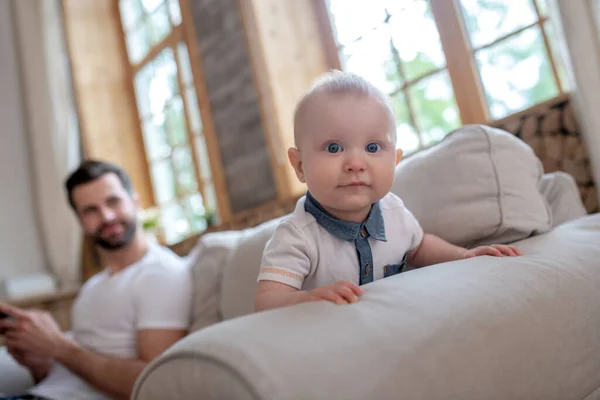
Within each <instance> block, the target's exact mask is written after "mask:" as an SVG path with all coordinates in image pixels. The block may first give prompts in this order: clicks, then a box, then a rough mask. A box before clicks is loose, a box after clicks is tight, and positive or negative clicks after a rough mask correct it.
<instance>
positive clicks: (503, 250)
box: [461, 244, 523, 258]
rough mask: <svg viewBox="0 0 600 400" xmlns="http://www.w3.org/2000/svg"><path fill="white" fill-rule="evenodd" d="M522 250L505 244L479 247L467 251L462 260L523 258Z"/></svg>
mask: <svg viewBox="0 0 600 400" xmlns="http://www.w3.org/2000/svg"><path fill="white" fill-rule="evenodd" d="M522 255H523V253H521V250H519V249H517V248H516V247H515V246H508V245H504V244H493V245H491V246H479V247H475V248H474V249H471V250H467V251H465V252H464V253H463V254H462V257H461V258H471V257H478V256H494V257H502V256H509V257H514V256H522Z"/></svg>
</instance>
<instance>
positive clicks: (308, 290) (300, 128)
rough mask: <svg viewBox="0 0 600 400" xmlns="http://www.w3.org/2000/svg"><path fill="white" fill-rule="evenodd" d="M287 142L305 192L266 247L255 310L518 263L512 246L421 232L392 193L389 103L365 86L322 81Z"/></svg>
mask: <svg viewBox="0 0 600 400" xmlns="http://www.w3.org/2000/svg"><path fill="white" fill-rule="evenodd" d="M294 135H295V143H296V147H295V148H291V149H289V150H288V156H289V159H290V162H291V164H292V166H293V167H294V169H295V171H296V175H297V177H298V179H299V180H300V181H301V182H303V183H306V185H307V186H308V193H307V194H306V196H305V197H303V198H301V199H300V200H299V201H298V203H297V205H296V209H295V210H294V212H293V213H292V214H291V215H290V216H288V217H287V218H286V219H284V220H283V221H282V222H281V223H280V224H279V225H278V226H277V228H276V229H275V232H274V233H273V237H272V238H271V239H270V240H269V242H268V243H267V246H266V248H265V251H264V253H263V259H262V264H261V269H260V274H259V276H258V281H259V285H258V289H257V293H256V298H255V308H256V310H257V311H258V310H265V309H269V308H276V307H283V306H288V305H292V304H296V303H301V302H305V301H315V300H326V301H330V302H333V303H336V304H346V303H354V302H356V301H358V298H359V297H360V296H361V295H362V290H361V288H360V287H359V285H364V284H366V283H369V282H372V281H374V280H377V279H381V278H386V277H389V276H392V275H396V274H398V273H400V272H402V268H403V267H404V266H405V264H408V265H411V266H413V267H416V268H418V267H424V266H428V265H432V264H437V263H441V262H445V261H453V260H460V259H463V258H469V257H476V256H483V255H490V256H518V255H521V253H520V251H519V250H518V249H516V248H515V247H513V246H504V245H493V246H481V247H477V248H474V249H471V250H468V249H465V248H462V247H458V246H454V245H452V244H450V243H448V242H446V241H444V240H442V239H440V238H438V237H436V236H434V235H430V234H424V233H423V230H422V229H421V226H420V225H419V222H418V221H417V220H416V219H415V217H414V216H413V215H412V214H411V212H410V211H409V210H408V209H407V208H406V207H405V206H404V204H403V203H402V200H400V198H398V197H397V196H395V195H394V194H392V193H390V189H391V187H392V182H393V179H394V170H395V167H396V165H397V163H398V162H399V161H400V158H401V157H402V151H401V150H397V149H396V140H397V138H396V123H395V119H394V115H393V111H392V106H391V105H390V100H389V98H388V97H387V96H386V95H385V94H383V93H382V92H380V91H379V90H378V89H376V88H375V87H374V86H373V85H371V84H370V83H369V82H367V81H366V80H364V79H363V78H361V77H359V76H357V75H354V74H350V73H346V72H339V71H336V72H332V73H328V74H326V75H325V76H324V77H323V78H322V79H320V80H319V81H318V82H317V83H316V85H315V86H314V87H313V88H312V89H311V90H310V91H309V92H308V93H307V94H305V95H304V97H303V98H302V99H301V100H300V102H299V104H298V105H297V107H296V112H295V115H294ZM423 185H424V186H425V185H427V183H426V182H423ZM420 189H421V188H415V190H420Z"/></svg>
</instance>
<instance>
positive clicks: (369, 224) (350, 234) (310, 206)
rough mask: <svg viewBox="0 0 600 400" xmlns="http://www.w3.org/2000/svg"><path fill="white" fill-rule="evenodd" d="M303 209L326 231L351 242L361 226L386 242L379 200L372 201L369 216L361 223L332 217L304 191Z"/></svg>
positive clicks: (374, 236) (375, 237)
mask: <svg viewBox="0 0 600 400" xmlns="http://www.w3.org/2000/svg"><path fill="white" fill-rule="evenodd" d="M304 210H306V212H308V213H310V214H311V215H312V216H313V217H315V219H316V220H317V223H318V224H319V225H321V226H322V227H323V228H325V229H326V230H327V232H329V233H331V234H332V235H334V236H336V237H338V238H340V239H342V240H345V241H347V242H353V241H354V240H355V239H356V238H357V237H358V235H359V234H360V232H361V230H362V228H363V227H364V228H365V229H366V231H367V232H368V233H369V235H370V236H372V237H373V238H374V239H376V240H379V241H382V242H387V239H386V237H385V225H384V223H383V214H382V212H381V207H380V206H379V201H377V202H375V203H373V205H372V206H371V211H370V212H369V216H368V217H367V219H366V220H365V222H363V223H362V224H359V223H358V222H352V221H344V220H341V219H338V218H336V217H334V216H333V215H331V214H330V213H328V212H327V211H326V210H325V209H324V208H323V207H322V206H321V205H320V204H319V202H318V201H317V200H316V199H315V198H314V197H313V196H312V195H311V194H310V192H307V193H306V200H305V201H304Z"/></svg>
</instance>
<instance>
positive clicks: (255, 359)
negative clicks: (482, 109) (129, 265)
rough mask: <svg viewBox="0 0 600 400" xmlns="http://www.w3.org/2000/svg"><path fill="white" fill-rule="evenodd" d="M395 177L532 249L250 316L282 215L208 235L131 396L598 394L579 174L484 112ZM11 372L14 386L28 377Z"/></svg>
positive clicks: (436, 226)
mask: <svg viewBox="0 0 600 400" xmlns="http://www.w3.org/2000/svg"><path fill="white" fill-rule="evenodd" d="M392 190H393V191H394V192H395V193H397V194H398V195H399V196H401V197H402V198H403V200H404V202H405V204H406V205H407V206H408V207H409V208H410V209H411V210H412V211H413V213H414V214H415V216H416V217H417V218H418V219H419V221H420V222H421V224H422V225H423V227H424V229H425V231H426V232H431V233H435V234H437V235H439V236H441V237H443V238H445V239H447V240H449V241H451V242H453V243H455V244H459V245H463V246H467V247H472V246H476V245H480V244H485V243H513V244H515V245H516V246H518V247H519V248H520V249H521V250H522V251H523V253H524V254H525V255H524V256H523V257H517V258H508V257H506V258H494V257H478V258H473V259H468V260H462V261H455V262H449V263H443V264H438V265H435V266H431V267H427V268H421V269H416V270H411V269H410V268H408V270H407V271H406V272H403V273H401V274H398V275H396V276H393V277H390V278H386V279H383V280H379V281H375V282H373V283H370V284H368V285H365V286H363V288H364V296H363V297H362V298H361V299H360V301H359V302H358V303H356V304H352V305H342V306H338V305H334V304H331V303H327V302H318V303H305V304H299V305H296V306H293V307H287V308H282V309H278V310H271V311H265V312H261V313H253V296H254V290H255V288H256V277H257V275H258V269H259V267H260V258H261V254H262V250H263V248H264V246H265V244H266V242H267V241H268V239H269V237H270V235H271V233H272V232H273V229H274V228H275V226H276V225H277V223H278V222H279V220H273V221H269V222H266V223H264V224H262V225H260V226H258V227H255V228H249V229H244V230H240V231H229V232H218V233H211V234H207V235H204V236H202V238H201V239H200V240H199V241H198V243H197V244H196V246H195V248H194V249H193V250H192V252H191V253H190V254H189V256H188V260H189V261H190V266H191V271H192V279H193V280H194V288H195V291H194V299H193V301H194V303H193V307H192V315H191V321H192V325H191V331H192V333H190V334H189V335H188V336H187V337H186V338H184V339H183V340H181V341H180V342H178V343H176V344H175V345H174V346H172V347H171V348H170V349H169V350H167V351H166V352H165V353H164V354H163V355H161V356H160V357H158V358H157V359H156V360H155V361H153V362H152V363H151V364H150V365H149V366H148V367H147V368H146V369H145V371H144V372H143V373H142V375H141V376H140V378H139V379H138V381H137V384H136V387H135V389H134V393H133V395H132V398H133V399H136V400H158V399H244V400H245V399H253V400H258V399H260V400H267V399H348V400H352V399H357V400H358V399H411V400H419V399H544V400H549V399H561V400H565V399H588V400H591V399H600V389H599V387H600V290H598V288H599V287H600V246H599V245H598V244H599V243H600V215H586V212H585V209H584V207H583V205H582V202H581V200H580V196H579V192H578V190H577V187H576V185H575V182H574V180H573V178H572V177H571V176H569V175H568V174H566V173H562V172H555V173H549V174H545V173H544V172H543V170H542V167H541V163H540V161H539V159H537V157H536V156H535V154H534V153H533V151H532V150H531V148H529V147H528V146H527V145H525V144H524V143H523V142H521V141H520V140H519V139H516V138H515V137H514V136H512V135H510V134H508V133H506V132H503V131H499V130H497V129H492V128H489V127H485V126H479V125H477V126H466V127H463V128H461V129H459V130H457V131H455V132H453V133H451V134H450V135H448V137H447V138H446V139H445V140H444V141H442V143H440V144H439V145H436V146H434V147H433V148H431V149H429V150H427V151H424V152H421V153H419V154H417V155H414V156H411V157H409V158H407V159H406V160H403V161H402V162H401V163H400V164H399V166H398V167H397V171H396V177H395V182H394V187H393V189H392ZM8 362H9V361H7V359H6V357H4V359H2V357H0V371H1V372H2V373H0V392H1V391H3V390H5V391H6V389H4V387H6V386H3V385H6V382H5V381H4V379H3V376H4V374H5V371H8V369H6V368H7V367H6V365H7V363H8ZM11 371H12V372H10V373H11V374H12V375H11V379H12V380H13V386H12V387H11V390H15V384H14V382H15V381H14V380H16V379H17V376H20V377H21V378H20V379H21V382H22V383H21V387H23V385H26V384H27V382H26V380H23V379H22V378H23V376H22V374H21V375H19V373H17V372H15V371H16V370H15V369H11ZM7 373H8V372H7Z"/></svg>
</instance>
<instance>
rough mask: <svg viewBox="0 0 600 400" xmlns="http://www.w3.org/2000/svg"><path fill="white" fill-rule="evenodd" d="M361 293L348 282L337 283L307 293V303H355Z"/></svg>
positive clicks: (355, 286)
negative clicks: (324, 301)
mask: <svg viewBox="0 0 600 400" xmlns="http://www.w3.org/2000/svg"><path fill="white" fill-rule="evenodd" d="M362 294H363V291H362V289H361V288H359V287H358V286H357V285H355V284H354V283H352V282H348V281H337V282H336V283H334V284H333V285H329V286H323V287H320V288H316V289H313V290H310V291H309V292H308V296H309V299H308V300H309V301H323V300H326V301H330V302H332V303H335V304H348V303H356V302H357V301H358V297H359V296H362Z"/></svg>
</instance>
